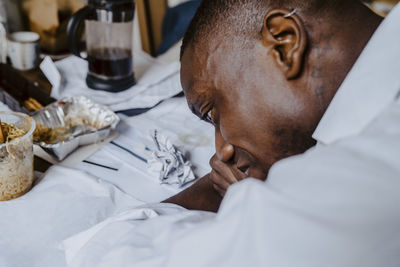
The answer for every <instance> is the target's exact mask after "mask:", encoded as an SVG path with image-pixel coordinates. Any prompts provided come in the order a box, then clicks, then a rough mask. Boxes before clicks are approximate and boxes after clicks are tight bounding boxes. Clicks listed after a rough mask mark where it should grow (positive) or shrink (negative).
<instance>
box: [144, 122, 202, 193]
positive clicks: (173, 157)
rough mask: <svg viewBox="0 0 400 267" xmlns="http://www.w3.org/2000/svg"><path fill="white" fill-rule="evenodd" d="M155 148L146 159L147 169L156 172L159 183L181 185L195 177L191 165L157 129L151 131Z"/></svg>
mask: <svg viewBox="0 0 400 267" xmlns="http://www.w3.org/2000/svg"><path fill="white" fill-rule="evenodd" d="M152 138H153V140H154V143H155V146H156V149H155V151H153V153H152V157H151V159H149V160H148V170H149V172H150V173H151V174H156V175H157V174H158V178H159V180H160V182H161V184H170V185H172V184H178V185H180V186H183V185H185V184H187V183H189V182H191V181H193V180H194V179H195V176H194V173H193V170H192V165H191V163H190V162H189V161H187V160H186V159H185V157H184V155H183V154H182V152H181V151H179V150H178V149H177V148H176V147H175V146H174V145H173V144H172V143H171V141H170V140H169V139H168V138H167V137H166V136H164V135H162V134H160V133H159V132H158V131H157V130H154V131H153V132H152Z"/></svg>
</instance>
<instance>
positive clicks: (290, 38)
mask: <svg viewBox="0 0 400 267" xmlns="http://www.w3.org/2000/svg"><path fill="white" fill-rule="evenodd" d="M262 42H263V44H264V46H266V47H269V48H271V53H272V56H273V58H274V60H275V62H276V63H277V65H278V66H279V68H280V69H281V70H282V72H283V73H284V74H285V76H286V78H287V79H288V80H290V79H295V78H296V77H298V76H299V74H300V73H301V71H302V68H303V64H304V54H305V51H306V48H307V43H308V41H307V34H306V31H305V27H304V24H303V22H302V21H301V19H300V18H299V16H297V14H296V12H295V10H294V11H290V10H286V9H274V10H272V11H270V12H268V13H267V15H266V16H265V18H264V25H263V29H262Z"/></svg>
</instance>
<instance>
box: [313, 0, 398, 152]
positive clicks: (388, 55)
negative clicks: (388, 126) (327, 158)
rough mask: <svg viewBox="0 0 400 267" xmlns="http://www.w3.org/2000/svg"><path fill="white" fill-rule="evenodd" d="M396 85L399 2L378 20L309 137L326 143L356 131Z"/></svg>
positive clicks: (388, 100) (392, 93) (379, 108)
mask: <svg viewBox="0 0 400 267" xmlns="http://www.w3.org/2000/svg"><path fill="white" fill-rule="evenodd" d="M399 89H400V4H398V5H397V6H396V7H395V8H394V9H393V10H392V12H391V13H390V14H389V15H388V16H387V17H386V19H385V20H384V21H383V22H382V23H381V25H380V26H379V28H378V29H377V31H376V32H375V33H374V35H373V36H372V38H371V40H370V41H369V42H368V44H367V46H366V47H365V48H364V50H363V52H362V53H361V55H360V57H359V58H358V60H357V62H356V63H355V65H354V66H353V68H352V69H351V71H350V72H349V74H348V75H347V77H346V79H345V80H344V82H343V83H342V85H341V87H340V88H339V90H338V91H337V93H336V95H335V97H334V98H333V100H332V102H331V104H330V105H329V107H328V109H327V111H326V112H325V114H324V116H323V117H322V120H321V121H320V123H319V125H318V127H317V129H316V130H315V132H314V134H313V138H314V139H316V140H317V141H318V142H319V143H322V144H330V143H332V142H335V141H337V140H339V139H341V138H344V137H348V136H354V135H357V134H359V133H360V132H361V131H362V130H363V129H364V127H366V126H367V125H368V124H369V123H370V122H371V121H372V120H373V119H374V118H375V117H376V116H377V115H378V114H379V113H380V112H381V111H382V110H383V109H384V108H385V107H386V106H387V105H389V104H390V103H392V102H393V101H394V99H395V98H396V97H397V96H398V93H399Z"/></svg>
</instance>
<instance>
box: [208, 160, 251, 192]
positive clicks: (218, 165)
mask: <svg viewBox="0 0 400 267" xmlns="http://www.w3.org/2000/svg"><path fill="white" fill-rule="evenodd" d="M210 166H211V167H212V171H211V173H210V179H211V181H212V183H213V187H214V189H215V190H216V191H217V192H218V193H219V194H220V195H221V196H222V197H224V196H225V193H226V190H228V187H229V186H230V185H232V184H234V183H237V182H239V181H241V180H243V179H244V178H246V174H244V173H243V172H241V171H240V170H239V169H238V168H237V167H236V164H229V163H225V162H223V161H221V160H220V159H218V157H217V155H214V156H213V157H212V158H211V160H210Z"/></svg>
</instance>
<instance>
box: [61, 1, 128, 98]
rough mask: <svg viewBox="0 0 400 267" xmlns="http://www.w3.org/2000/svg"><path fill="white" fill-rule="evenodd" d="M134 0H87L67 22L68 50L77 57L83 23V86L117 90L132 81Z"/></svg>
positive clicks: (123, 88)
mask: <svg viewBox="0 0 400 267" xmlns="http://www.w3.org/2000/svg"><path fill="white" fill-rule="evenodd" d="M134 14H135V2H134V0H89V1H88V5H87V6H85V7H84V8H82V9H81V10H79V11H78V12H77V13H75V14H74V15H73V16H72V18H71V20H70V21H69V23H68V28H67V37H68V46H69V48H70V50H71V52H72V53H73V54H75V55H77V56H79V57H82V56H81V47H82V45H81V38H80V36H79V34H78V33H79V29H80V25H81V24H82V22H83V21H84V22H85V32H86V52H87V57H85V58H84V59H86V60H87V61H88V63H89V71H88V74H87V78H86V83H87V85H88V86H89V87H90V88H92V89H96V90H104V91H109V92H119V91H123V90H125V89H128V88H129V87H131V86H132V85H134V84H135V78H134V74H133V58H132V42H133V40H132V33H133V18H134Z"/></svg>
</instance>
